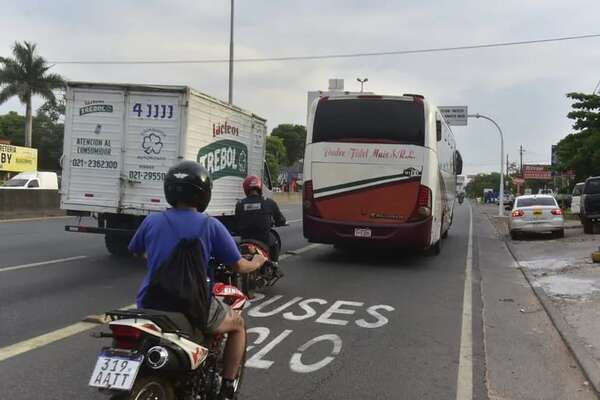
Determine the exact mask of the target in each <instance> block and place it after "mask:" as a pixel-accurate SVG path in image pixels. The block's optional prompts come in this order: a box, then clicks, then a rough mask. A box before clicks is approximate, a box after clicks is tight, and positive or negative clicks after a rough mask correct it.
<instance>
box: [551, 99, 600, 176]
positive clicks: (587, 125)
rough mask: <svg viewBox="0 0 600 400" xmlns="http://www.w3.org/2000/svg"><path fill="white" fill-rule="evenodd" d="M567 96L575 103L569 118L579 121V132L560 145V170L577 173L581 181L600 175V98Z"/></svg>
mask: <svg viewBox="0 0 600 400" xmlns="http://www.w3.org/2000/svg"><path fill="white" fill-rule="evenodd" d="M567 97H568V98H570V99H573V100H574V103H573V105H572V107H573V111H571V112H570V113H569V114H567V116H568V117H569V118H570V119H573V120H574V121H575V123H574V124H573V129H575V130H576V131H578V132H575V133H572V134H570V135H567V136H566V137H565V138H563V139H562V140H561V141H560V142H558V147H557V155H558V159H559V166H558V167H559V169H560V170H569V169H572V170H574V171H575V174H576V175H577V180H578V181H579V180H583V179H585V178H587V177H588V176H592V175H600V95H596V94H584V93H569V94H567Z"/></svg>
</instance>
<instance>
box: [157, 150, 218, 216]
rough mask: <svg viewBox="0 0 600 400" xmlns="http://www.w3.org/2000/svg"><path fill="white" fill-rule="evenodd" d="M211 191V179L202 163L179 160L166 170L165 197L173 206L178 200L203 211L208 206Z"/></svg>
mask: <svg viewBox="0 0 600 400" xmlns="http://www.w3.org/2000/svg"><path fill="white" fill-rule="evenodd" d="M211 192H212V179H211V178H210V174H209V173H208V171H207V170H206V168H204V167H203V166H202V165H200V164H198V163H196V162H194V161H181V162H180V163H177V164H175V165H174V166H173V167H171V168H170V169H169V172H167V176H166V177H165V197H166V198H167V202H168V203H169V204H170V205H172V206H173V207H176V206H177V203H178V202H183V203H185V204H189V205H190V206H195V207H196V208H197V209H198V211H200V212H203V211H204V210H206V207H208V203H209V202H210V195H211Z"/></svg>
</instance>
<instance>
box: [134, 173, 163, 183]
mask: <svg viewBox="0 0 600 400" xmlns="http://www.w3.org/2000/svg"><path fill="white" fill-rule="evenodd" d="M166 175H167V173H166V172H149V171H129V179H131V180H136V181H140V180H144V181H163V180H165V176H166Z"/></svg>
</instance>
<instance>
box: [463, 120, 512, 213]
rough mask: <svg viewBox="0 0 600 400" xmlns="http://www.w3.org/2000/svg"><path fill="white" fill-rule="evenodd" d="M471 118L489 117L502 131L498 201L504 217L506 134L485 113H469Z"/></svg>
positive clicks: (497, 126) (494, 122) (500, 211)
mask: <svg viewBox="0 0 600 400" xmlns="http://www.w3.org/2000/svg"><path fill="white" fill-rule="evenodd" d="M469 118H483V119H487V120H488V121H490V122H491V123H492V124H494V125H496V128H498V132H499V133H500V199H499V201H498V215H499V216H500V217H502V216H503V215H504V136H503V135H502V129H500V126H499V125H498V124H497V123H496V121H494V120H493V119H491V118H490V117H486V116H485V115H481V114H479V113H477V114H469Z"/></svg>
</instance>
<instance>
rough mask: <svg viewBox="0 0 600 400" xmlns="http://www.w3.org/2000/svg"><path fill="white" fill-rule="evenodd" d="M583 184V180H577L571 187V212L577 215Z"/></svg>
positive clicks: (579, 209)
mask: <svg viewBox="0 0 600 400" xmlns="http://www.w3.org/2000/svg"><path fill="white" fill-rule="evenodd" d="M584 186H585V182H579V183H578V184H576V185H575V187H574V188H573V193H572V194H571V213H572V214H576V215H579V212H580V211H581V194H582V193H583V187H584Z"/></svg>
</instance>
